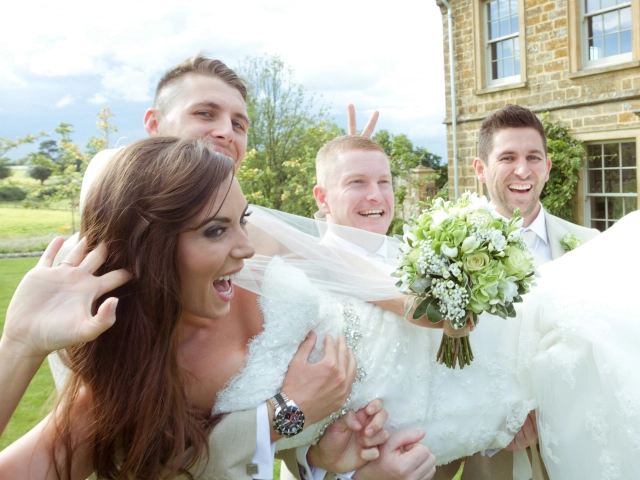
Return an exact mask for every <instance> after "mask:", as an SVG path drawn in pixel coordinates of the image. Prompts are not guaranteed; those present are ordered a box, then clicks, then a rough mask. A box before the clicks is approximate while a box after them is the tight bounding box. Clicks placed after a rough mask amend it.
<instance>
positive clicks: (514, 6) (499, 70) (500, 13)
mask: <svg viewBox="0 0 640 480" xmlns="http://www.w3.org/2000/svg"><path fill="white" fill-rule="evenodd" d="M485 9H486V10H485V16H484V18H485V38H486V57H485V58H486V61H487V84H489V85H496V84H501V83H509V82H514V81H519V80H520V38H519V16H518V0H489V1H487V2H486V3H485Z"/></svg>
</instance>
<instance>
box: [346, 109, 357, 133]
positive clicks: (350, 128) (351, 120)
mask: <svg viewBox="0 0 640 480" xmlns="http://www.w3.org/2000/svg"><path fill="white" fill-rule="evenodd" d="M347 132H349V135H357V130H356V109H355V107H354V106H353V103H350V104H349V105H347Z"/></svg>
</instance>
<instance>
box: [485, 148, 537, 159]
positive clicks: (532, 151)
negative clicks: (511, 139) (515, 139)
mask: <svg viewBox="0 0 640 480" xmlns="http://www.w3.org/2000/svg"><path fill="white" fill-rule="evenodd" d="M517 153H518V152H515V151H513V150H504V151H502V152H500V153H498V154H497V155H496V156H497V157H501V156H502V155H515V154H517ZM532 153H537V154H538V155H540V156H543V157H544V152H543V151H542V150H538V149H534V150H529V151H528V152H527V155H531V154H532Z"/></svg>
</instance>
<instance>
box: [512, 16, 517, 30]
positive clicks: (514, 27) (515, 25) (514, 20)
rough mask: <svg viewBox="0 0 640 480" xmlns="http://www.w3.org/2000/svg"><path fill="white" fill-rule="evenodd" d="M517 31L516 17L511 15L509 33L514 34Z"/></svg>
mask: <svg viewBox="0 0 640 480" xmlns="http://www.w3.org/2000/svg"><path fill="white" fill-rule="evenodd" d="M517 31H518V16H517V15H513V16H512V17H511V33H516V32H517Z"/></svg>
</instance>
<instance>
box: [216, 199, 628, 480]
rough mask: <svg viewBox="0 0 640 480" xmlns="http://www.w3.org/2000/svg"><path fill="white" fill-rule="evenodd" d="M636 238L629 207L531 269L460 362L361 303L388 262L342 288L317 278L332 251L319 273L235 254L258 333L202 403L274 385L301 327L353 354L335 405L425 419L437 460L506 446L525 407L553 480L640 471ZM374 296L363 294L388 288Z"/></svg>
mask: <svg viewBox="0 0 640 480" xmlns="http://www.w3.org/2000/svg"><path fill="white" fill-rule="evenodd" d="M258 213H259V216H260V217H262V215H263V213H265V212H262V211H260V212H258ZM278 215H280V214H278ZM253 221H254V217H252V222H253ZM279 221H280V220H278V222H279ZM270 222H271V220H267V223H266V224H264V223H262V220H258V221H257V222H255V223H258V230H259V229H260V228H262V229H263V230H262V234H264V232H267V231H270V232H273V228H274V226H273V225H272V224H271V223H270ZM265 225H266V226H265ZM277 228H278V229H283V228H284V229H285V230H286V228H288V227H283V226H278V227H277ZM254 235H256V234H255V232H254ZM284 236H285V237H286V238H290V237H291V235H290V233H286V234H285V235H284ZM638 239H640V212H636V213H632V214H630V215H628V216H627V217H625V218H624V219H622V220H620V221H619V222H618V224H616V225H615V226H614V227H612V228H611V229H610V230H609V231H607V232H606V233H604V234H602V235H600V236H598V237H597V238H596V239H594V240H592V241H590V242H589V243H587V244H585V245H583V246H581V247H579V248H578V249H576V250H575V251H573V252H569V253H568V254H566V255H565V256H563V257H562V258H561V259H559V260H556V261H554V262H552V263H550V264H547V265H545V266H543V267H542V268H541V269H540V272H541V278H539V279H538V287H536V288H535V289H534V290H533V291H532V292H531V293H530V294H528V295H526V296H525V302H524V303H523V304H520V305H518V316H517V318H515V319H509V320H507V321H505V320H502V319H500V318H498V317H493V316H490V315H483V316H482V318H481V321H480V324H479V325H478V327H477V328H476V330H475V331H474V332H472V334H471V343H472V347H473V350H474V354H475V359H474V361H473V363H472V364H471V365H470V366H468V367H465V368H464V370H458V369H455V370H451V369H447V368H446V367H444V366H443V365H439V364H436V362H435V352H436V349H437V346H438V345H439V342H440V338H441V335H442V333H441V331H439V330H434V329H427V328H421V327H417V326H414V325H412V324H410V323H408V322H407V321H406V320H404V319H403V318H402V317H399V316H397V315H394V314H392V313H389V312H387V311H385V310H382V309H381V308H379V307H376V306H374V305H372V304H370V303H367V302H366V301H364V300H366V299H369V300H370V299H371V298H367V297H370V296H371V294H369V293H365V291H366V290H367V288H368V287H371V288H372V289H374V290H375V289H376V288H378V287H379V284H378V283H377V282H384V281H387V282H390V283H391V285H393V283H394V279H390V277H388V273H389V268H388V266H386V265H378V264H375V263H372V264H371V265H375V268H374V267H372V268H373V270H368V271H366V272H364V273H365V274H364V275H363V280H362V281H363V282H370V283H371V285H360V287H359V288H358V287H354V288H352V289H350V290H349V292H348V293H349V296H344V295H340V294H339V293H338V290H339V288H340V287H339V285H340V284H341V283H345V284H346V283H350V282H349V281H348V280H347V281H345V280H344V279H343V278H338V279H331V278H329V277H331V276H332V275H336V274H337V273H336V272H335V271H332V269H333V268H334V266H331V265H333V264H334V263H336V262H333V261H332V260H331V259H330V260H328V261H327V262H326V263H327V267H326V268H327V271H326V272H321V268H322V267H319V266H317V265H316V266H315V267H314V266H310V264H309V263H308V262H306V260H307V259H306V258H305V259H304V261H302V260H301V259H300V255H299V254H295V255H291V254H290V253H288V254H285V255H284V256H283V258H280V257H278V256H275V257H273V258H271V257H270V256H269V255H266V256H260V255H259V256H258V257H257V258H256V260H255V261H254V264H253V265H252V264H251V261H249V262H247V263H248V267H249V270H253V271H252V273H251V274H249V275H248V276H245V278H244V281H240V283H241V284H244V285H245V286H248V288H251V286H250V285H251V284H252V282H253V285H254V287H255V285H258V287H256V288H255V290H256V291H258V292H259V293H260V294H261V295H262V298H261V300H260V305H261V308H262V311H263V315H264V322H265V323H264V332H263V333H261V334H260V335H258V336H257V337H255V338H254V339H253V341H252V342H251V345H250V349H249V354H248V356H247V359H246V364H245V367H244V369H243V370H242V371H241V372H240V373H239V374H238V375H237V376H236V377H235V378H233V379H232V380H231V381H230V382H229V384H228V385H227V387H226V388H225V390H224V391H223V392H221V393H220V394H219V397H218V401H217V403H216V406H215V407H214V411H216V412H225V411H233V410H241V409H246V408H251V407H254V406H256V405H258V404H259V403H260V402H262V401H264V400H265V399H266V398H269V397H270V396H272V395H273V394H275V393H276V392H277V390H278V387H279V386H280V385H281V384H282V380H283V379H284V375H285V373H286V370H287V366H288V364H289V361H290V360H291V358H292V357H293V355H294V353H295V352H296V350H297V348H298V346H299V344H300V343H301V342H302V341H303V340H304V338H305V337H306V335H307V333H308V332H309V331H310V330H315V331H316V332H317V333H318V345H317V346H316V351H314V354H313V356H314V357H315V358H319V357H320V356H321V355H322V352H321V346H322V338H323V334H325V333H330V334H332V335H334V336H335V335H337V334H340V333H344V334H345V335H346V337H347V341H348V343H349V344H350V346H351V347H352V349H353V351H354V353H355V355H356V358H357V362H358V376H357V379H356V382H355V383H354V387H353V392H352V395H351V397H350V398H349V400H348V402H347V405H345V408H355V409H357V408H360V407H362V406H364V405H366V404H367V403H368V402H369V401H370V400H372V399H374V398H381V399H382V401H383V404H384V407H385V408H386V409H387V410H388V412H389V419H388V422H387V425H386V427H387V428H388V429H389V430H390V431H392V432H393V431H396V430H401V429H406V428H423V429H424V430H425V431H426V437H425V439H424V440H423V442H424V443H425V444H426V445H428V446H429V448H430V449H431V450H432V451H433V452H434V454H435V455H436V457H437V459H438V464H444V463H448V462H450V461H451V460H454V459H456V458H460V457H462V456H465V455H469V454H472V453H475V452H478V451H483V450H485V449H491V448H502V447H504V446H506V445H507V444H508V443H509V442H510V440H511V438H512V437H513V435H514V434H515V433H516V432H517V431H518V430H519V428H520V427H521V425H522V424H523V422H524V420H525V417H526V415H527V413H528V412H529V411H530V410H532V409H537V415H538V416H537V419H538V427H539V433H540V445H541V453H542V457H543V460H544V462H545V465H546V467H547V470H548V472H549V475H550V478H551V479H552V480H555V479H562V480H564V479H581V480H582V479H618V478H619V479H630V478H640V473H638V472H637V470H638V468H639V467H637V466H636V462H635V457H636V455H638V454H639V453H640V367H639V365H640V363H639V360H640V349H639V348H638V343H639V342H640V313H639V311H638V308H637V307H636V305H635V299H636V297H638V294H639V293H640V281H639V280H638V272H639V271H640V253H639V251H638V246H639V245H640V244H639V243H638ZM290 248H291V246H290V245H289V246H287V249H290ZM319 248H321V247H319V246H317V245H316V246H314V247H313V248H312V250H318V249H319ZM322 255H332V254H328V253H323V254H322ZM303 256H304V255H303ZM350 262H351V263H353V262H354V261H350ZM374 262H375V261H374ZM343 263H344V259H343ZM356 263H357V262H356ZM344 268H346V269H348V268H350V267H349V265H348V264H345V265H344ZM353 268H358V269H362V268H363V266H362V265H361V264H358V265H357V266H355V267H353ZM374 270H375V271H377V272H378V273H377V274H375V273H373V272H374ZM256 272H258V273H256ZM344 275H345V276H348V275H349V274H347V273H345V274H344ZM373 277H379V278H376V279H374V278H373ZM249 278H250V279H249ZM256 278H257V280H256ZM385 279H390V280H385ZM333 281H335V283H336V284H335V285H334V283H333ZM345 288H347V287H346V286H345ZM381 292H382V291H381V290H380V289H379V290H377V291H376V293H375V294H374V296H375V297H376V298H384V297H385V295H387V294H384V293H381ZM359 293H361V294H359ZM387 296H388V295H387ZM358 297H360V298H358ZM327 422H328V420H327ZM323 423H326V422H320V423H319V424H316V425H314V426H310V427H306V428H305V430H304V431H303V433H302V434H300V435H298V436H296V437H294V438H292V439H284V440H281V441H280V442H278V448H280V449H281V448H289V447H292V446H297V445H303V444H308V443H311V442H312V441H313V440H314V439H316V438H317V435H318V433H319V430H321V427H322V424H323Z"/></svg>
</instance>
